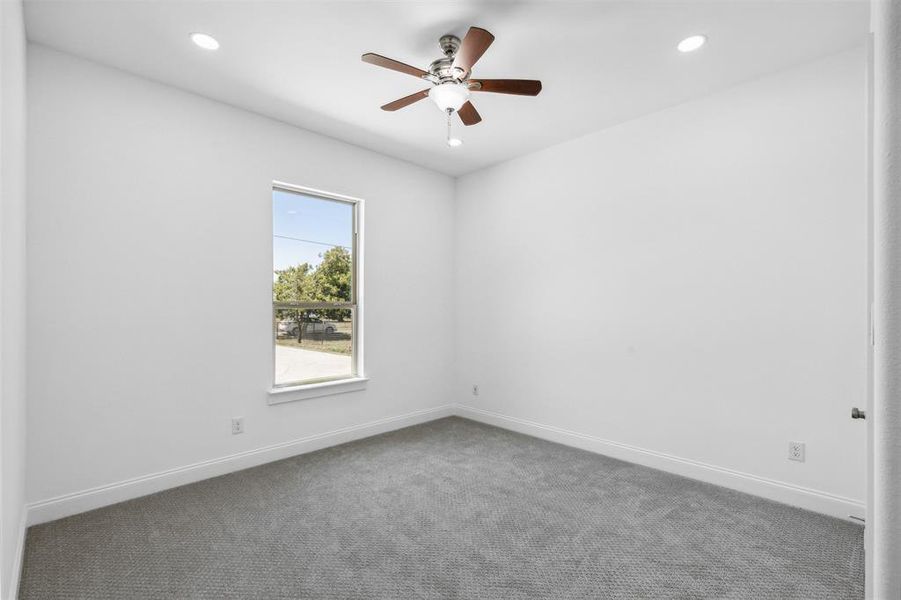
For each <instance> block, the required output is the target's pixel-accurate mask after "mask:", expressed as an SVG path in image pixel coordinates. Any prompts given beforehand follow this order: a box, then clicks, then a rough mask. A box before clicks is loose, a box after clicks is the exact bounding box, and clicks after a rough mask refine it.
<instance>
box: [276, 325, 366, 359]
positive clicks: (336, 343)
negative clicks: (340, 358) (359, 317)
mask: <svg viewBox="0 0 901 600" xmlns="http://www.w3.org/2000/svg"><path fill="white" fill-rule="evenodd" d="M352 327H353V326H352V324H351V322H350V321H345V322H342V323H335V329H336V331H335V333H306V334H304V336H303V341H302V342H298V341H297V338H279V339H277V340H276V341H275V343H276V344H278V345H279V346H288V347H291V348H303V349H304V350H315V351H316V352H330V353H332V354H344V355H347V356H350V354H351V352H352V349H353V342H352V337H351V332H352Z"/></svg>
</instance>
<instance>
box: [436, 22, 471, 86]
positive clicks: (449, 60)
mask: <svg viewBox="0 0 901 600" xmlns="http://www.w3.org/2000/svg"><path fill="white" fill-rule="evenodd" d="M438 46H439V47H440V48H441V51H442V52H444V58H439V59H438V60H436V61H434V62H432V64H431V65H429V73H431V74H432V75H434V76H435V77H437V78H438V80H439V82H440V83H446V82H448V81H460V80H462V79H463V77H464V76H465V75H466V72H465V71H463V70H462V69H460V68H456V69H455V68H454V57H455V56H456V55H457V50H459V49H460V38H458V37H457V36H455V35H451V34H447V35H443V36H441V39H439V40H438Z"/></svg>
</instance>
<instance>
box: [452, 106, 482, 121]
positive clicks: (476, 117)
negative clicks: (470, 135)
mask: <svg viewBox="0 0 901 600" xmlns="http://www.w3.org/2000/svg"><path fill="white" fill-rule="evenodd" d="M457 114H458V115H460V120H461V121H463V124H464V125H466V126H469V125H475V124H476V123H478V122H480V121H481V120H482V115H480V114H479V111H477V110H476V107H475V106H473V105H472V102H467V103H466V104H464V105H463V106H461V107H460V110H458V111H457Z"/></svg>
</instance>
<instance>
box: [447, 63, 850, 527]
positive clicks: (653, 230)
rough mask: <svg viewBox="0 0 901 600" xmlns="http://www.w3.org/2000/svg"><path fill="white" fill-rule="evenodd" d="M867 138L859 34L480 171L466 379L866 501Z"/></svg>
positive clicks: (460, 362) (685, 453)
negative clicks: (795, 61) (799, 60)
mask: <svg viewBox="0 0 901 600" xmlns="http://www.w3.org/2000/svg"><path fill="white" fill-rule="evenodd" d="M865 157H866V100H865V53H864V51H863V49H857V50H853V51H849V52H846V53H843V54H840V55H836V56H833V57H830V58H827V59H824V60H821V61H818V62H816V63H812V64H809V65H806V66H802V67H799V68H795V69H792V70H788V71H785V72H781V73H778V74H775V75H772V76H769V77H766V78H764V79H760V80H758V81H754V82H750V83H747V84H744V85H741V86H739V87H735V88H733V89H731V90H728V91H725V92H723V93H719V94H716V95H714V96H711V97H708V98H706V99H702V100H700V101H696V102H691V103H688V104H684V105H681V106H677V107H674V108H672V109H669V110H665V111H662V112H659V113H656V114H653V115H650V116H647V117H645V118H642V119H639V120H635V121H632V122H628V123H625V124H622V125H620V126H617V127H614V128H612V129H608V130H605V131H601V132H598V133H595V134H592V135H589V136H586V137H583V138H580V139H577V140H574V141H571V142H568V143H565V144H562V145H559V146H556V147H552V148H550V149H547V150H544V151H541V152H538V153H535V154H532V155H529V156H527V157H524V158H521V159H518V160H514V161H511V162H508V163H505V164H501V165H498V166H496V167H493V168H489V169H486V170H483V171H480V172H477V173H474V174H471V175H469V176H466V177H463V178H462V179H460V180H459V181H458V185H457V211H456V222H457V225H456V236H455V237H456V246H455V247H456V251H455V252H456V254H455V256H456V286H455V287H456V299H457V316H456V320H457V328H456V333H457V336H456V340H457V341H456V344H457V351H456V357H457V378H456V385H455V397H456V398H457V399H458V400H460V401H462V402H464V403H466V404H468V405H470V406H472V407H475V408H478V409H481V410H483V411H488V412H487V413H480V414H482V416H483V417H485V418H486V420H489V421H492V420H493V422H499V423H503V424H506V425H511V424H512V425H514V426H517V423H519V425H518V426H521V427H520V428H522V429H523V430H525V431H529V432H530V433H539V434H541V433H542V432H544V433H545V434H547V435H548V436H549V437H555V436H557V437H558V438H559V439H562V440H564V441H573V440H576V443H584V444H585V445H586V446H588V447H594V448H600V449H601V450H603V449H604V448H607V449H608V450H609V451H610V453H613V454H617V455H620V456H623V457H626V458H629V459H630V460H637V461H642V462H647V463H648V464H654V465H657V466H663V467H665V468H671V469H673V470H677V471H682V472H686V473H689V474H691V475H693V476H698V477H704V478H707V479H709V480H712V481H717V482H720V483H724V484H727V485H733V486H734V487H739V488H743V489H748V490H752V491H755V492H758V493H763V494H769V495H770V496H771V497H776V498H779V499H782V500H789V501H795V502H796V503H799V504H804V505H807V506H809V507H811V508H817V509H821V510H830V508H829V507H826V508H824V503H825V504H830V503H831V510H833V511H836V512H841V511H843V510H845V509H848V508H849V507H850V508H852V509H854V510H855V511H857V512H856V514H860V511H862V510H863V509H862V507H861V506H860V504H861V501H862V499H863V498H864V495H865V490H864V478H865V462H864V461H865V428H864V426H863V424H861V423H859V422H854V421H851V420H850V419H849V410H850V407H851V406H853V405H865V402H866V373H867V371H866V340H867V300H866V290H867V287H866V286H867V284H866V273H867V268H866V259H867V246H866V244H867V241H866V230H867V227H866V165H865ZM474 383H477V384H479V385H480V386H481V387H480V395H479V396H478V397H473V396H472V395H471V394H470V388H471V385H472V384H474ZM498 415H502V416H506V417H512V418H513V419H515V420H510V419H506V420H504V419H501V418H500V417H499V416H498ZM475 416H478V414H476V415H475ZM516 420H518V421H516ZM523 421H529V422H531V424H528V423H524V422H523ZM542 426H544V427H542ZM554 428H557V429H554ZM560 429H562V430H565V432H564V433H560V431H559V430H560ZM567 432H575V433H578V434H584V435H583V436H581V437H580V436H572V435H570V434H569V433H567ZM558 434H559V435H558ZM567 436H568V437H567ZM589 438H590V439H589ZM579 440H581V441H579ZM591 440H594V442H592V441H591ZM789 440H801V441H804V442H806V444H807V461H806V462H805V463H797V462H790V461H788V460H787V458H786V457H787V445H788V442H789ZM595 442H596V443H595ZM592 443H594V445H593V446H592ZM639 449H641V450H647V451H650V452H641V451H640V450H639ZM682 459H684V460H682ZM736 472H737V473H736ZM777 482H784V483H785V484H788V485H787V486H780V485H779V483H777ZM842 516H847V513H845V514H844V515H842Z"/></svg>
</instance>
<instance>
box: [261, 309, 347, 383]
mask: <svg viewBox="0 0 901 600" xmlns="http://www.w3.org/2000/svg"><path fill="white" fill-rule="evenodd" d="M273 312H274V314H275V332H276V333H275V335H276V338H275V385H286V384H290V383H297V382H299V381H305V382H309V381H316V380H328V379H342V378H346V377H353V376H354V372H353V357H352V356H353V314H352V313H353V311H352V310H351V309H316V310H297V309H282V308H278V309H275V310H274V311H273Z"/></svg>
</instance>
